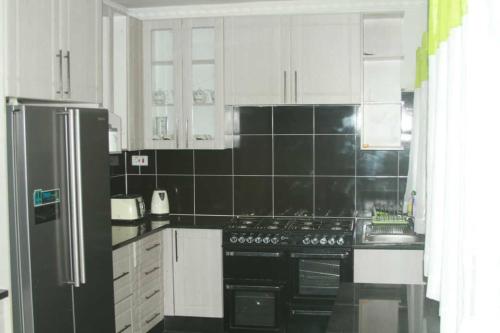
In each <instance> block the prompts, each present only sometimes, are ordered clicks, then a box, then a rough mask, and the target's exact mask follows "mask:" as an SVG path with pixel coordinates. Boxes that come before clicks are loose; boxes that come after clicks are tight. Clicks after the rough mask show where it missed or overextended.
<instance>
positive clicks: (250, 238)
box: [247, 236, 253, 244]
mask: <svg viewBox="0 0 500 333" xmlns="http://www.w3.org/2000/svg"><path fill="white" fill-rule="evenodd" d="M252 242H253V237H252V236H248V237H247V243H248V244H252Z"/></svg>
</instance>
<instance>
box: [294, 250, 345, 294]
mask: <svg viewBox="0 0 500 333" xmlns="http://www.w3.org/2000/svg"><path fill="white" fill-rule="evenodd" d="M339 284H340V262H339V261H338V260H312V259H300V260H299V284H298V287H299V294H300V295H303V296H336V295H337V291H338V289H339Z"/></svg>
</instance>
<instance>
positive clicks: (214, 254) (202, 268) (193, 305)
mask: <svg viewBox="0 0 500 333" xmlns="http://www.w3.org/2000/svg"><path fill="white" fill-rule="evenodd" d="M164 244H166V246H165V256H164V257H165V266H164V277H165V280H164V283H165V301H164V302H165V315H166V316H185V317H206V318H222V317H223V313H224V311H223V288H222V286H223V279H222V231H221V230H208V229H172V230H166V231H165V232H164ZM168 244H170V245H168Z"/></svg>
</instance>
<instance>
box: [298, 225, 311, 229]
mask: <svg viewBox="0 0 500 333" xmlns="http://www.w3.org/2000/svg"><path fill="white" fill-rule="evenodd" d="M300 230H312V227H311V226H310V225H305V226H302V227H300Z"/></svg>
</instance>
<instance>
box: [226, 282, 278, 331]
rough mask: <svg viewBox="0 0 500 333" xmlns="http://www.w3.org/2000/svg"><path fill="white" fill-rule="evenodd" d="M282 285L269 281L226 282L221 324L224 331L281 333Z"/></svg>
mask: <svg viewBox="0 0 500 333" xmlns="http://www.w3.org/2000/svg"><path fill="white" fill-rule="evenodd" d="M284 294H285V286H284V285H279V284H271V283H268V284H266V283H259V282H258V281H253V282H250V281H248V283H246V282H243V281H241V282H238V283H226V285H225V291H224V298H225V306H224V309H225V326H226V331H227V332H231V333H232V332H237V333H250V332H256V331H258V332H262V333H271V332H273V333H274V332H284V330H285V313H286V312H285V297H284Z"/></svg>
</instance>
